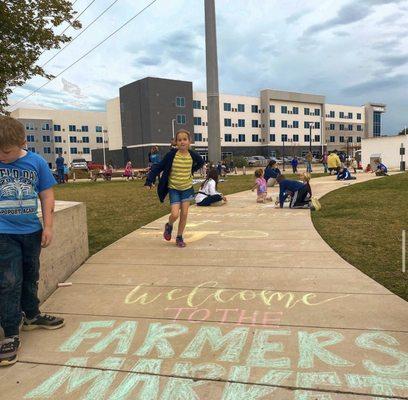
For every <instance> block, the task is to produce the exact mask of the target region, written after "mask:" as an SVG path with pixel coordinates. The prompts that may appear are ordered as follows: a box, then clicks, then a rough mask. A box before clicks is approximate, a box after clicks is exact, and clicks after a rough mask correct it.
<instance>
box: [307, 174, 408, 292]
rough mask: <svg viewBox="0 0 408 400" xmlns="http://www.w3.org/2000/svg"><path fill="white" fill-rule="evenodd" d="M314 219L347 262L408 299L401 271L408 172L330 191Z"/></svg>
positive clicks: (407, 279) (407, 219)
mask: <svg viewBox="0 0 408 400" xmlns="http://www.w3.org/2000/svg"><path fill="white" fill-rule="evenodd" d="M321 203H322V211H321V212H316V213H312V215H313V217H312V218H313V223H314V226H315V227H316V229H317V230H318V231H319V233H320V234H321V236H322V237H323V238H324V239H325V240H326V241H327V243H328V244H329V245H330V246H331V247H332V248H333V249H334V250H335V251H336V252H337V253H338V254H340V255H341V256H342V257H343V258H344V259H345V260H347V261H348V262H350V263H351V264H353V265H354V266H355V267H357V268H358V269H360V270H361V271H362V272H364V273H365V274H367V275H368V276H370V277H371V278H373V279H374V280H376V281H377V282H379V283H381V284H382V285H383V286H385V287H386V288H388V289H389V290H391V291H392V292H394V293H395V294H397V295H399V296H400V297H402V298H403V299H405V300H408V272H406V273H405V274H403V273H402V267H401V236H402V235H401V231H402V229H405V230H408V173H404V174H398V175H394V176H390V177H385V178H382V179H379V180H374V181H370V182H365V183H360V184H358V185H352V186H348V187H345V188H341V189H339V190H336V191H334V192H331V193H328V194H327V195H326V196H324V197H323V198H322V199H321Z"/></svg>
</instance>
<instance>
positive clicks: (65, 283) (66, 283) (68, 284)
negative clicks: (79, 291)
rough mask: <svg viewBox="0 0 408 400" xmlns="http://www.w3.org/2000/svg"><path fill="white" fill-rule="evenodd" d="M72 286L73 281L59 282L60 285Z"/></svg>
mask: <svg viewBox="0 0 408 400" xmlns="http://www.w3.org/2000/svg"><path fill="white" fill-rule="evenodd" d="M65 286H72V282H61V283H59V284H58V287H65Z"/></svg>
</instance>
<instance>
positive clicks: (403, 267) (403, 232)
mask: <svg viewBox="0 0 408 400" xmlns="http://www.w3.org/2000/svg"><path fill="white" fill-rule="evenodd" d="M405 261H406V260H405V229H404V230H403V231H402V272H404V273H405Z"/></svg>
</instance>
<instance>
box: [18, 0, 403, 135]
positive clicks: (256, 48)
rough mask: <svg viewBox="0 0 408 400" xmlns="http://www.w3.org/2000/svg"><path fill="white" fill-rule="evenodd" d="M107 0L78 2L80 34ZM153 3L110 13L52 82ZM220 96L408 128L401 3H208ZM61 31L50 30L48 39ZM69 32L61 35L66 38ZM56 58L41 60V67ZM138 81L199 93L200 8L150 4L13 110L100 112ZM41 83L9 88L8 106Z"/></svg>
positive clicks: (128, 0) (122, 4)
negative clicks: (272, 93) (371, 105)
mask: <svg viewBox="0 0 408 400" xmlns="http://www.w3.org/2000/svg"><path fill="white" fill-rule="evenodd" d="M114 1H115V0H94V1H93V2H92V1H91V0H77V1H76V2H75V4H74V8H75V9H76V10H77V11H78V12H81V11H82V10H84V9H85V8H86V7H87V6H88V5H90V3H91V2H92V4H91V5H90V6H89V8H87V9H86V10H85V12H84V13H83V14H82V15H81V16H80V17H79V20H80V21H81V22H82V25H83V28H82V30H84V29H85V28H86V27H87V26H88V25H89V24H90V23H91V22H92V21H93V20H94V19H95V18H96V17H97V16H98V15H99V14H100V13H101V12H102V11H103V10H105V9H106V8H107V7H108V6H110V5H111V4H112V3H113V2H114ZM151 1H152V0H143V1H139V0H116V1H115V3H114V5H113V6H112V7H111V8H110V9H109V10H108V11H107V12H106V13H105V14H104V15H103V16H102V17H101V18H99V19H98V20H97V21H96V22H94V23H93V24H92V25H91V26H90V27H89V28H88V29H86V31H84V32H83V33H82V34H81V35H80V36H79V37H78V38H77V39H75V40H74V41H72V42H71V43H70V44H69V46H68V47H67V48H66V49H64V50H63V51H62V52H61V53H60V54H58V55H57V56H56V57H55V58H54V59H53V60H52V61H50V62H49V63H48V64H47V65H46V67H45V69H46V71H47V72H49V73H51V74H53V75H57V74H59V73H60V72H61V71H62V70H64V69H65V68H66V67H67V66H69V65H70V64H71V63H73V62H74V61H76V60H77V59H79V58H80V57H81V56H82V55H84V54H85V53H87V52H88V51H89V50H90V49H91V48H93V47H94V46H95V45H97V44H98V43H99V42H101V41H102V40H103V39H105V38H106V37H107V36H108V35H109V34H111V33H112V32H113V31H115V30H116V29H117V28H118V27H119V26H120V25H122V24H123V23H124V22H126V21H127V20H128V19H129V18H131V17H132V16H133V15H135V14H137V13H138V12H139V11H140V10H142V9H143V8H144V7H145V6H146V5H148V4H149V3H150V2H151ZM215 4H216V18H217V42H218V69H219V87H220V92H221V93H228V94H240V95H248V96H259V91H260V90H262V89H276V90H287V91H295V92H306V93H314V94H321V95H325V96H326V102H327V103H333V104H347V105H362V104H364V103H368V102H381V103H385V104H386V105H387V112H386V113H385V114H384V117H383V133H385V134H394V133H396V132H398V131H399V130H401V129H402V128H403V127H404V126H405V125H408V0H358V1H352V0H336V1H333V0H319V1H298V0H285V1H283V0H216V1H215ZM65 27H66V25H62V26H60V27H58V28H57V32H61V31H62V30H63V29H65ZM80 32H81V31H76V30H74V29H73V28H69V29H68V30H67V34H69V35H71V36H72V37H75V36H76V35H78V34H79V33H80ZM56 52H57V50H52V51H48V52H45V53H44V54H42V56H41V57H40V59H39V61H38V64H39V65H42V64H43V63H45V62H46V61H47V60H49V59H50V58H51V57H52V56H53V55H55V54H56ZM147 76H151V77H160V78H168V79H180V80H187V81H192V82H193V90H197V91H205V89H206V78H205V77H206V73H205V29H204V0H156V2H155V3H154V4H153V5H151V6H150V7H149V8H148V9H147V10H145V11H144V12H143V13H141V14H140V15H139V16H138V17H136V18H135V19H134V20H133V21H132V22H130V23H129V24H128V25H127V26H125V27H124V28H123V29H121V30H120V31H119V32H118V33H116V34H115V35H113V36H112V37H111V38H109V39H108V40H107V41H106V42H104V43H103V44H102V45H100V46H99V47H98V48H96V49H95V50H94V51H92V52H91V53H90V54H88V55H87V56H86V57H85V58H83V59H82V60H81V61H79V62H78V63H76V64H75V65H74V66H73V67H71V68H70V69H68V70H67V71H65V72H64V73H63V74H62V75H61V76H59V77H57V78H56V79H55V80H54V81H52V82H50V83H49V84H47V85H46V86H45V87H44V88H43V89H41V90H40V91H38V92H37V93H35V94H34V95H32V96H30V97H29V98H28V99H27V100H25V101H24V102H23V103H20V104H19V106H26V105H34V104H35V105H39V106H42V107H51V108H64V109H91V110H104V109H105V101H106V100H107V99H110V98H113V97H116V96H118V95H119V88H120V87H121V86H123V85H125V84H128V83H130V82H133V81H135V80H137V79H141V78H144V77H147ZM45 82H46V79H44V78H40V77H36V78H33V79H31V80H30V81H28V82H27V83H26V84H25V85H24V86H23V87H21V88H16V89H15V90H14V92H13V94H12V95H11V97H10V103H11V104H13V103H14V102H16V101H18V100H20V99H22V98H23V97H24V96H26V95H28V94H30V93H31V92H32V91H33V90H35V89H36V88H38V87H40V86H41V85H42V84H44V83H45Z"/></svg>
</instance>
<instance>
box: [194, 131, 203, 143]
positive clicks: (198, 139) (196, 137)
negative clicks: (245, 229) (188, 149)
mask: <svg viewBox="0 0 408 400" xmlns="http://www.w3.org/2000/svg"><path fill="white" fill-rule="evenodd" d="M194 141H195V142H202V141H203V134H202V133H195V134H194Z"/></svg>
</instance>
